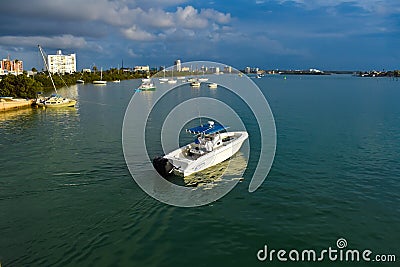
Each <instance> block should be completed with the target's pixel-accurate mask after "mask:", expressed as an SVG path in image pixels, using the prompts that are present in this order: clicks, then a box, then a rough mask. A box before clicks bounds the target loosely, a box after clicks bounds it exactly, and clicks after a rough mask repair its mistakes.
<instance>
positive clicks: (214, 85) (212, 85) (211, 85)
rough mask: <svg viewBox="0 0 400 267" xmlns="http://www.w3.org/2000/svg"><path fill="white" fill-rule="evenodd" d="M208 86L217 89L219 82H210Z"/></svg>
mask: <svg viewBox="0 0 400 267" xmlns="http://www.w3.org/2000/svg"><path fill="white" fill-rule="evenodd" d="M208 87H209V88H210V89H216V88H217V87H218V84H216V83H210V84H208Z"/></svg>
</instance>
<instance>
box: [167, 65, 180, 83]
mask: <svg viewBox="0 0 400 267" xmlns="http://www.w3.org/2000/svg"><path fill="white" fill-rule="evenodd" d="M177 82H178V81H177V80H174V69H173V68H172V78H171V79H169V80H168V83H172V84H173V83H177Z"/></svg>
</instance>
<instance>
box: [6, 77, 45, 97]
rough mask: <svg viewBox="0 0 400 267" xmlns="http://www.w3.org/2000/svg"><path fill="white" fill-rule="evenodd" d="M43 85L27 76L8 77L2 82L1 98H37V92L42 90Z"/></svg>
mask: <svg viewBox="0 0 400 267" xmlns="http://www.w3.org/2000/svg"><path fill="white" fill-rule="evenodd" d="M42 86H43V85H42V83H41V82H39V81H36V80H34V79H32V78H30V77H27V76H26V75H23V74H21V75H18V76H15V75H12V74H11V75H7V76H5V77H4V78H3V79H2V80H1V81H0V96H12V97H20V98H35V97H36V92H39V91H40V90H41V88H42Z"/></svg>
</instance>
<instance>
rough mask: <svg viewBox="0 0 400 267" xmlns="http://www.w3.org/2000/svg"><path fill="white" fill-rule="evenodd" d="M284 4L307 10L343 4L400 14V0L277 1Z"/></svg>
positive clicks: (378, 12)
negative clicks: (288, 3)
mask: <svg viewBox="0 0 400 267" xmlns="http://www.w3.org/2000/svg"><path fill="white" fill-rule="evenodd" d="M276 1H277V2H279V3H281V4H283V3H287V2H294V3H297V4H299V5H300V6H304V7H306V8H307V9H318V8H321V7H337V6H340V5H342V4H348V5H353V6H355V7H358V8H361V9H362V10H364V11H366V12H369V13H374V14H381V15H388V14H397V13H399V12H400V1H398V0H276Z"/></svg>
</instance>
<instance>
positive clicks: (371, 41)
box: [0, 0, 400, 70]
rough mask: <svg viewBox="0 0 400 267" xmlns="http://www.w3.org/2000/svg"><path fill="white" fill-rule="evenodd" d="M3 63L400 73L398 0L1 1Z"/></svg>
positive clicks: (0, 30)
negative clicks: (67, 61)
mask: <svg viewBox="0 0 400 267" xmlns="http://www.w3.org/2000/svg"><path fill="white" fill-rule="evenodd" d="M1 6H2V7H1V9H2V11H3V12H2V22H1V23H0V57H2V58H6V57H7V56H8V55H9V56H10V58H11V59H19V60H23V61H24V69H25V70H30V69H31V68H32V67H35V68H37V69H41V68H42V67H43V62H42V59H41V57H40V54H39V51H38V48H37V45H38V44H40V45H41V46H42V47H43V49H44V50H45V52H46V53H47V54H55V53H56V51H57V50H58V49H61V50H62V51H63V53H64V54H69V53H76V55H77V68H78V70H80V69H82V68H91V67H93V66H94V65H95V66H97V67H102V68H103V69H109V68H117V67H121V66H122V62H123V64H124V67H133V66H135V65H149V66H150V67H159V66H170V65H172V64H173V62H174V60H176V59H180V60H181V61H182V62H187V61H195V60H208V61H215V62H220V63H223V64H227V65H231V66H233V67H234V68H237V69H243V68H245V67H246V66H249V67H259V68H262V69H309V68H317V69H321V70H373V69H374V70H383V69H386V70H394V69H400V1H399V0H354V1H351V0H308V1H307V0H290V1H289V0H229V1H228V0H224V1H222V0H220V1H217V0H212V1H208V0H85V1H81V0H67V1H64V0H32V1H26V0H13V1H3V2H2V5H1Z"/></svg>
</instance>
